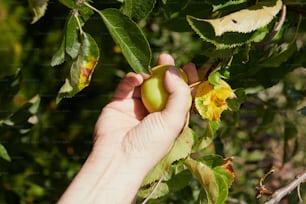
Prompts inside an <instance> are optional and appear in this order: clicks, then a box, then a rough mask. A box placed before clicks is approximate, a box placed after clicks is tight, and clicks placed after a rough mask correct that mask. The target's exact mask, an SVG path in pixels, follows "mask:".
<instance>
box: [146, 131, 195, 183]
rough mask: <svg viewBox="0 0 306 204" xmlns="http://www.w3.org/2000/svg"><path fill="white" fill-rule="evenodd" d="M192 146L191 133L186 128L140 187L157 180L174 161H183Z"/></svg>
mask: <svg viewBox="0 0 306 204" xmlns="http://www.w3.org/2000/svg"><path fill="white" fill-rule="evenodd" d="M192 146H193V131H192V129H190V128H188V127H186V128H185V129H184V131H183V132H182V133H181V134H180V136H179V137H178V138H177V139H176V141H175V143H174V145H173V147H172V148H171V150H170V152H169V153H168V154H167V155H166V156H165V157H164V158H163V159H162V160H161V161H160V162H159V163H158V164H157V165H156V166H155V167H154V168H153V169H152V170H151V171H150V172H149V173H148V175H147V176H146V178H145V179H144V181H143V183H142V185H143V186H144V185H147V184H150V183H152V182H154V181H157V180H159V179H160V178H161V177H162V176H163V175H164V174H165V172H166V171H168V170H169V168H170V166H171V164H172V163H173V162H174V161H177V160H179V159H184V158H186V157H187V156H188V155H189V154H190V152H191V149H192Z"/></svg>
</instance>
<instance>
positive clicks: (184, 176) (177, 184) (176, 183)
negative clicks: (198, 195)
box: [167, 169, 192, 192]
mask: <svg viewBox="0 0 306 204" xmlns="http://www.w3.org/2000/svg"><path fill="white" fill-rule="evenodd" d="M191 180H192V174H191V172H190V171H189V170H188V169H186V170H183V171H181V172H179V173H177V174H175V175H174V176H172V177H171V179H170V180H169V181H167V184H168V187H169V191H170V192H177V191H179V190H182V189H183V188H185V187H186V186H187V185H188V184H189V183H190V181H191Z"/></svg>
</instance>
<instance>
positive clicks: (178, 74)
mask: <svg viewBox="0 0 306 204" xmlns="http://www.w3.org/2000/svg"><path fill="white" fill-rule="evenodd" d="M168 71H169V72H170V73H171V75H175V76H177V77H179V78H182V75H181V73H180V72H179V70H178V69H177V68H176V67H174V66H172V67H169V68H168Z"/></svg>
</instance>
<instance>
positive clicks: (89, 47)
mask: <svg viewBox="0 0 306 204" xmlns="http://www.w3.org/2000/svg"><path fill="white" fill-rule="evenodd" d="M82 37H83V38H82V42H81V47H80V53H79V55H78V57H77V59H76V60H75V61H74V62H73V64H72V66H71V68H70V76H69V78H68V79H66V80H65V84H64V85H63V86H62V87H61V89H60V90H59V93H58V96H57V102H59V101H60V100H61V99H62V98H66V97H72V96H74V95H75V94H77V93H78V92H79V91H81V90H82V89H84V88H85V87H87V86H88V85H89V83H90V81H91V76H92V74H93V72H94V69H95V67H96V64H97V62H98V60H99V57H100V52H99V47H98V45H97V44H96V42H95V40H94V39H93V38H92V37H91V36H90V35H89V34H88V33H83V36H82Z"/></svg>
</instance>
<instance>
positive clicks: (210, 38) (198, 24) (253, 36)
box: [187, 16, 269, 50]
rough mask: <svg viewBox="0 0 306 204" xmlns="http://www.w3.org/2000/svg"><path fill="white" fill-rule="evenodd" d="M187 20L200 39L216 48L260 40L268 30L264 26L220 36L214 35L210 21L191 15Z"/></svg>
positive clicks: (236, 45) (232, 46) (231, 46)
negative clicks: (250, 30) (246, 31)
mask: <svg viewBox="0 0 306 204" xmlns="http://www.w3.org/2000/svg"><path fill="white" fill-rule="evenodd" d="M187 22H188V24H189V25H190V26H191V28H192V29H193V30H194V31H195V32H196V33H197V34H198V35H199V36H200V38H201V39H202V40H204V41H206V42H209V43H212V44H213V45H215V46H216V48H217V49H218V50H219V49H228V48H234V47H239V46H242V45H244V44H246V43H250V42H259V41H262V40H263V39H264V37H265V36H266V35H267V34H268V32H269V31H268V29H267V28H266V27H264V28H261V29H258V30H256V31H253V32H250V33H237V32H226V33H224V34H223V35H222V36H215V32H214V29H213V27H212V25H211V24H210V23H208V22H206V21H203V20H202V19H199V18H195V17H193V16H187Z"/></svg>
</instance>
